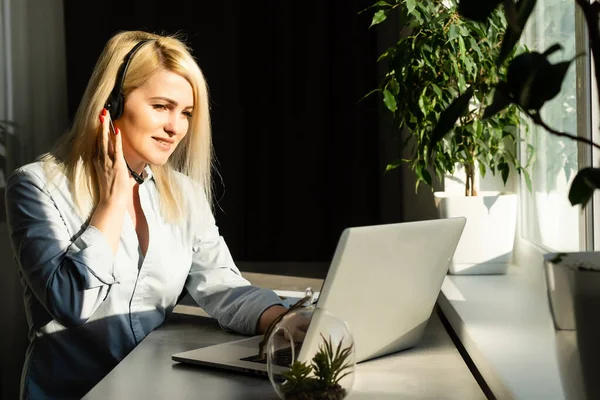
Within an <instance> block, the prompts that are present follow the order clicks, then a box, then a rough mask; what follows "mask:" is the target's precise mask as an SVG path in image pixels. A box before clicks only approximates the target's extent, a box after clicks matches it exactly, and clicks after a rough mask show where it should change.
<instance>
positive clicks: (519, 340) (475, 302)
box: [438, 256, 565, 399]
mask: <svg viewBox="0 0 600 400" xmlns="http://www.w3.org/2000/svg"><path fill="white" fill-rule="evenodd" d="M530 259H531V260H530V263H529V264H528V265H524V264H523V263H521V265H519V266H517V265H511V267H510V268H509V272H508V273H507V274H506V275H488V276H482V275H471V276H456V275H448V276H446V278H445V280H444V283H443V286H442V290H441V293H440V296H439V299H438V304H439V306H440V308H441V310H442V312H443V313H444V315H445V317H446V318H447V320H448V322H449V323H450V325H451V326H452V328H453V330H454V331H455V333H456V336H457V337H458V339H459V340H460V341H461V343H462V345H463V347H464V348H465V350H466V352H467V353H468V355H469V357H470V358H471V360H472V361H473V363H474V364H475V367H476V368H477V370H478V372H479V373H480V374H481V376H482V377H483V379H484V380H485V383H486V384H487V385H488V386H489V388H490V390H491V391H492V393H493V394H494V396H495V397H496V398H498V399H564V398H565V394H564V393H565V390H564V388H563V385H562V382H561V371H560V363H559V356H558V353H557V348H559V347H560V346H559V347H557V345H558V344H559V343H558V341H557V335H556V332H555V330H554V325H553V321H552V315H551V313H550V308H549V304H548V298H547V292H546V283H545V274H544V270H543V268H542V265H543V264H542V262H541V259H542V258H541V256H540V257H539V258H538V259H537V260H536V258H535V257H530ZM531 261H533V262H531Z"/></svg>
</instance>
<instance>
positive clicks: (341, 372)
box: [274, 335, 354, 400]
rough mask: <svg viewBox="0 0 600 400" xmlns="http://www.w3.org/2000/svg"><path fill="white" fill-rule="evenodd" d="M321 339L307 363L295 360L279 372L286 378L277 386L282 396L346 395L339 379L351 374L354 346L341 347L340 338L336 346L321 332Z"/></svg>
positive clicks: (290, 399) (318, 399)
mask: <svg viewBox="0 0 600 400" xmlns="http://www.w3.org/2000/svg"><path fill="white" fill-rule="evenodd" d="M321 338H322V339H323V343H322V344H321V345H320V346H319V350H318V351H317V352H316V353H315V355H314V356H313V358H312V360H311V362H310V363H307V362H302V361H298V360H296V361H294V362H293V363H292V364H291V365H290V367H289V369H287V370H286V371H284V372H282V377H283V378H284V379H285V381H284V382H283V383H282V384H281V385H279V384H277V385H276V386H277V387H276V391H277V394H279V396H280V397H281V398H282V399H285V400H305V399H306V400H308V399H311V400H342V399H344V398H345V397H346V396H347V395H348V389H347V388H345V387H343V386H342V385H341V384H340V381H341V380H342V379H343V378H345V377H346V376H348V375H350V374H352V373H353V368H354V365H353V363H352V360H351V356H352V352H353V347H354V345H353V344H350V345H348V346H344V343H343V341H340V342H339V343H338V344H337V345H335V344H334V343H333V340H332V339H331V337H330V338H329V339H326V338H325V337H324V336H323V335H321ZM274 385H275V384H274Z"/></svg>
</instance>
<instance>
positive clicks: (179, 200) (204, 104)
mask: <svg viewBox="0 0 600 400" xmlns="http://www.w3.org/2000/svg"><path fill="white" fill-rule="evenodd" d="M148 39H154V40H152V41H150V42H148V43H146V44H144V45H143V46H141V47H140V48H139V49H138V51H137V52H136V53H135V56H134V57H133V58H132V59H131V62H130V64H129V69H128V71H127V75H126V76H125V80H124V82H123V90H122V92H123V95H124V96H125V97H126V96H127V95H128V94H129V93H131V91H132V90H134V89H136V88H138V87H140V86H141V85H143V84H144V83H145V82H146V81H147V80H148V79H149V78H150V77H151V76H152V75H153V74H154V73H156V72H157V71H158V70H161V69H164V70H167V71H171V72H174V73H177V74H179V75H181V76H182V77H184V78H185V79H186V80H187V81H188V82H189V83H190V85H191V86H192V91H193V95H194V113H193V116H192V118H191V120H190V124H189V128H188V133H187V135H186V136H185V138H184V139H183V140H182V141H181V142H180V143H179V145H178V147H177V149H176V150H175V151H174V152H173V154H172V155H171V157H170V158H169V161H168V163H167V164H165V165H164V166H152V173H153V175H154V179H155V182H156V186H157V189H158V192H159V198H160V207H161V212H162V215H163V217H164V218H165V220H166V221H168V222H171V223H177V222H180V221H181V220H182V217H183V215H184V214H183V213H184V209H182V207H183V205H185V204H186V202H185V201H183V199H184V198H185V197H184V193H183V190H184V186H182V185H181V184H180V182H179V179H176V176H175V175H176V173H175V171H177V172H180V173H182V174H184V175H186V176H188V177H189V178H191V179H192V181H193V182H195V183H197V185H194V186H195V187H200V188H202V190H203V191H204V194H205V195H206V198H207V200H208V202H209V204H210V205H211V207H212V186H211V167H212V153H213V148H212V140H211V128H210V115H209V99H208V88H207V85H206V81H205V79H204V76H203V74H202V71H201V70H200V67H199V66H198V64H197V63H196V61H195V60H194V58H193V57H192V55H191V54H190V50H189V48H188V47H187V45H186V44H185V43H184V42H183V41H182V40H181V39H179V38H178V37H177V36H176V35H171V36H161V35H156V34H152V33H147V32H142V31H125V32H120V33H118V34H116V35H115V36H113V37H112V38H111V39H110V40H109V41H108V43H107V44H106V46H105V47H104V50H103V51H102V54H101V55H100V58H99V59H98V61H97V63H96V66H95V68H94V71H93V73H92V76H91V78H90V80H89V82H88V85H87V88H86V90H85V93H84V95H83V98H82V100H81V103H80V104H79V108H78V109H77V112H76V114H75V119H74V122H73V126H72V128H71V130H70V131H69V132H67V134H66V135H65V136H64V137H63V138H61V140H60V141H59V142H58V143H57V145H56V146H55V148H54V149H53V150H52V151H50V152H49V153H47V154H45V155H43V156H42V157H41V158H42V161H45V163H44V164H45V165H46V166H49V165H52V166H53V167H54V166H56V165H58V166H59V167H60V170H62V171H63V172H64V173H65V175H66V177H67V179H68V182H69V185H70V188H71V192H72V195H73V197H74V200H75V203H76V205H77V207H78V209H79V212H81V214H82V215H84V216H86V217H89V216H90V214H91V212H92V211H93V208H94V207H95V206H96V205H97V203H98V190H99V189H98V183H97V181H96V173H95V170H94V165H93V158H92V157H93V156H94V149H95V147H96V143H97V141H96V135H97V132H98V127H99V123H100V122H99V119H98V116H99V113H100V111H101V110H102V108H103V107H104V104H105V102H106V100H107V98H108V96H109V94H110V92H111V91H112V89H113V87H114V85H115V80H116V76H117V72H118V70H119V67H120V66H121V64H122V63H123V60H124V58H125V55H126V54H127V53H128V52H129V51H130V50H131V49H132V48H133V46H135V45H136V44H137V43H139V42H140V41H142V40H148ZM47 169H48V170H49V171H52V170H55V168H47Z"/></svg>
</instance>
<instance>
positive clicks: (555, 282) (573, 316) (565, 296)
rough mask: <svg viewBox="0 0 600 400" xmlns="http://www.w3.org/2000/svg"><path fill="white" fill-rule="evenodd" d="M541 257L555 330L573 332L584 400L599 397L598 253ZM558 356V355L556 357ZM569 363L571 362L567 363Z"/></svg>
mask: <svg viewBox="0 0 600 400" xmlns="http://www.w3.org/2000/svg"><path fill="white" fill-rule="evenodd" d="M556 255H557V254H555V253H553V254H546V255H545V256H544V264H545V269H546V283H547V286H548V301H549V303H550V310H551V312H552V318H553V320H554V326H555V328H556V329H557V330H559V331H561V330H562V331H569V330H574V331H575V332H574V333H575V335H576V347H577V353H578V354H577V356H576V357H572V360H577V361H579V363H580V368H581V375H582V378H583V382H584V389H585V394H586V398H588V399H598V398H600V381H598V379H597V372H598V369H599V368H600V341H599V340H598V338H600V319H599V318H598V310H600V252H573V253H561V259H560V260H556V261H553V260H554V259H555V258H556ZM559 356H560V354H559ZM571 362H573V361H571Z"/></svg>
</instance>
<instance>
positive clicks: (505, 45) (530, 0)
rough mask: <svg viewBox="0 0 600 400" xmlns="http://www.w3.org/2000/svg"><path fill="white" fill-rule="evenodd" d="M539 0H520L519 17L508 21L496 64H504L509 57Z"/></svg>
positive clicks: (517, 9)
mask: <svg viewBox="0 0 600 400" xmlns="http://www.w3.org/2000/svg"><path fill="white" fill-rule="evenodd" d="M536 1H537V0H519V2H518V3H517V5H516V12H517V18H516V21H510V20H509V21H508V29H507V30H506V34H505V35H504V39H503V40H502V47H501V49H500V55H499V56H498V59H497V60H496V65H502V64H503V63H504V61H505V60H506V59H507V58H508V56H509V55H510V53H512V51H513V49H514V47H515V45H516V44H517V42H518V41H519V39H520V38H521V34H522V33H523V29H524V28H525V24H527V20H528V19H529V16H530V15H531V12H532V11H533V9H534V7H535V3H536ZM508 3H509V4H514V3H512V1H510V2H508Z"/></svg>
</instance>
